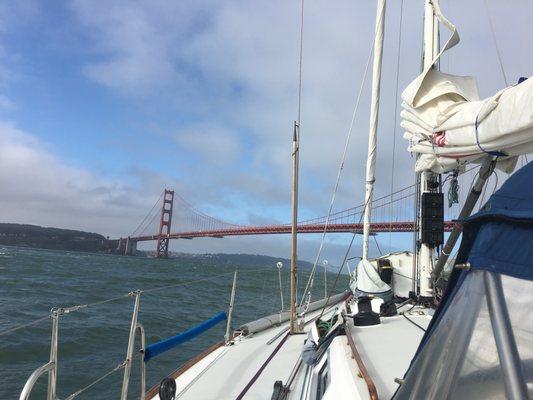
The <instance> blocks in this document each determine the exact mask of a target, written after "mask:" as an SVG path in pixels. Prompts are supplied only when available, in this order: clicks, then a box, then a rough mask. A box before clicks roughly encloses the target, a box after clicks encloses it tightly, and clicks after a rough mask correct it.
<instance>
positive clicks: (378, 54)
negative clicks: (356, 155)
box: [363, 0, 385, 260]
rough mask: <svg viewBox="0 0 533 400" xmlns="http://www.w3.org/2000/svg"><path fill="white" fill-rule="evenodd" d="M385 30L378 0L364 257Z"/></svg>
mask: <svg viewBox="0 0 533 400" xmlns="http://www.w3.org/2000/svg"><path fill="white" fill-rule="evenodd" d="M384 30H385V0H378V2H377V9H376V31H375V36H374V67H373V71H372V102H371V105H370V126H369V132H368V158H367V160H366V183H365V216H364V223H363V259H364V260H366V259H367V258H368V239H369V236H370V220H371V217H372V196H373V193H374V181H375V169H376V141H377V131H378V113H379V90H380V84H381V62H382V56H383V33H384Z"/></svg>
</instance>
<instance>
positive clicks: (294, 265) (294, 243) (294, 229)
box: [290, 0, 304, 335]
mask: <svg viewBox="0 0 533 400" xmlns="http://www.w3.org/2000/svg"><path fill="white" fill-rule="evenodd" d="M300 12H301V15H300V54H299V56H300V58H299V63H298V114H297V115H298V116H297V120H296V121H295V122H294V134H293V137H292V190H291V203H292V221H291V272H290V274H291V308H290V333H291V335H292V334H295V333H298V327H297V324H296V322H297V321H296V318H297V315H296V301H297V299H296V286H297V285H298V167H299V159H300V119H301V113H302V57H303V40H304V0H301V2H300Z"/></svg>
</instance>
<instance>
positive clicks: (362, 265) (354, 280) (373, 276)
mask: <svg viewBox="0 0 533 400" xmlns="http://www.w3.org/2000/svg"><path fill="white" fill-rule="evenodd" d="M350 289H351V290H352V292H353V293H354V295H355V296H356V297H359V296H369V295H370V296H377V297H381V298H382V299H384V300H389V299H390V298H391V297H392V289H391V287H390V286H389V285H388V284H386V283H385V282H383V281H382V280H381V278H380V276H379V274H378V271H376V268H375V267H374V266H373V265H372V264H371V263H370V261H368V260H365V259H362V260H360V261H359V264H358V265H357V268H356V269H355V271H354V272H353V273H352V277H351V281H350Z"/></svg>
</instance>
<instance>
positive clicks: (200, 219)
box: [116, 185, 455, 258]
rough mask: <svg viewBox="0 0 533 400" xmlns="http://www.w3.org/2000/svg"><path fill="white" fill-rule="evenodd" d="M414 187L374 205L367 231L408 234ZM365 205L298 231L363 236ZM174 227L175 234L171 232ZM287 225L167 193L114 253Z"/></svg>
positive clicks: (285, 229)
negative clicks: (234, 219)
mask: <svg viewBox="0 0 533 400" xmlns="http://www.w3.org/2000/svg"><path fill="white" fill-rule="evenodd" d="M414 196H415V185H411V186H407V187H405V188H403V189H400V190H397V191H396V192H394V193H392V194H388V195H386V196H382V197H379V198H377V199H375V200H374V201H373V205H372V223H371V233H379V232H412V231H413V230H414V229H415V222H414V221H413V214H414V205H413V198H414ZM363 212H364V204H360V205H358V206H355V207H351V208H347V209H345V210H341V211H335V212H332V213H331V214H330V215H329V218H328V217H327V216H322V217H318V218H313V219H307V220H303V221H299V222H298V233H322V232H323V231H324V229H326V232H337V233H362V232H363V224H362V223H361V220H362V218H361V216H362V214H363ZM454 225H455V222H453V221H449V220H446V221H444V230H445V231H446V232H449V231H451V230H452V229H453V227H454ZM173 227H174V230H172V228H173ZM290 232H291V226H290V224H273V225H240V224H234V223H230V222H227V221H224V220H222V219H219V218H215V217H213V216H211V215H207V214H205V213H203V212H202V211H200V210H198V209H196V208H195V207H194V206H193V205H192V204H190V203H189V202H187V201H186V200H185V199H184V198H183V197H181V196H180V195H179V194H177V193H175V192H174V191H173V190H169V189H165V190H164V191H163V192H162V193H161V196H160V197H159V199H158V200H157V201H156V203H155V204H154V206H153V207H152V209H151V210H150V211H149V212H148V214H147V215H146V216H145V217H144V219H143V220H142V221H141V222H140V223H139V225H138V226H137V227H136V228H135V229H134V230H133V231H132V233H131V234H130V235H128V236H127V237H125V238H120V239H118V240H116V252H118V253H120V254H125V255H133V254H135V252H136V250H137V243H139V242H146V241H155V242H156V252H155V256H156V257H158V258H166V257H168V249H169V242H170V240H171V239H194V238H201V237H211V238H223V237H225V236H243V235H272V234H288V233H290Z"/></svg>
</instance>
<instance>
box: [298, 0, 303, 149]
mask: <svg viewBox="0 0 533 400" xmlns="http://www.w3.org/2000/svg"><path fill="white" fill-rule="evenodd" d="M300 9H301V15H300V55H299V60H298V116H297V124H298V139H300V137H299V136H300V135H299V133H300V117H301V111H302V60H303V48H304V0H301V2H300Z"/></svg>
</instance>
